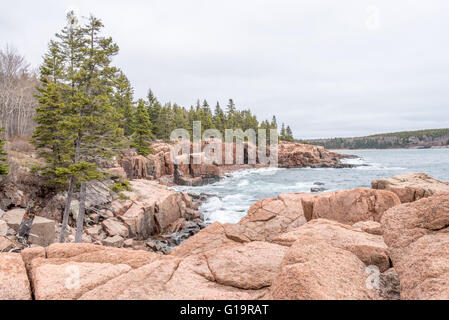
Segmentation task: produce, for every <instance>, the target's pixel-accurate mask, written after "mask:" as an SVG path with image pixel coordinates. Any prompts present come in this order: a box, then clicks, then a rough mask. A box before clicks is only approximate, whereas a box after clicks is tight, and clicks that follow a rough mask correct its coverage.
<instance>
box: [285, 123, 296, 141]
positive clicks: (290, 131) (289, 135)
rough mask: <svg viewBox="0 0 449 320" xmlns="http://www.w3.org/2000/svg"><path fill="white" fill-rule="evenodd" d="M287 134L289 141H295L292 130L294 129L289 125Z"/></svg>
mask: <svg viewBox="0 0 449 320" xmlns="http://www.w3.org/2000/svg"><path fill="white" fill-rule="evenodd" d="M286 135H287V140H288V141H294V140H295V139H294V138H293V132H292V129H291V128H290V126H287V129H286Z"/></svg>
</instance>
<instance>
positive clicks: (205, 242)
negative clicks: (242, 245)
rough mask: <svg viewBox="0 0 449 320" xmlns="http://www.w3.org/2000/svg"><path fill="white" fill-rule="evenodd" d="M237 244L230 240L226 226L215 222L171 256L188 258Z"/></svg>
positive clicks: (186, 241) (189, 239)
mask: <svg viewBox="0 0 449 320" xmlns="http://www.w3.org/2000/svg"><path fill="white" fill-rule="evenodd" d="M236 244H238V242H236V241H234V240H233V239H230V238H228V236H227V235H226V230H225V228H224V226H223V225H222V224H221V223H219V222H215V223H214V224H212V225H210V226H208V227H206V228H204V229H203V230H201V231H200V232H198V233H197V234H195V235H194V236H193V237H190V238H188V239H187V240H185V241H184V242H183V243H182V244H181V245H179V246H177V247H176V248H174V249H173V250H172V251H171V252H170V255H173V256H177V257H187V256H189V255H197V254H201V253H205V252H207V251H210V250H214V249H217V248H221V247H224V246H229V245H236Z"/></svg>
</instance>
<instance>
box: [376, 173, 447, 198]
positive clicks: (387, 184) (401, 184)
mask: <svg viewBox="0 0 449 320" xmlns="http://www.w3.org/2000/svg"><path fill="white" fill-rule="evenodd" d="M371 185H372V187H373V189H379V190H389V191H392V192H394V193H395V194H397V195H398V197H399V199H401V202H402V203H408V202H413V201H416V200H419V199H422V198H426V197H429V196H432V195H434V194H438V193H449V183H447V182H442V181H439V180H436V179H434V178H432V177H431V176H429V175H427V174H425V173H408V174H403V175H398V176H395V177H393V178H389V179H377V180H374V181H373V182H371Z"/></svg>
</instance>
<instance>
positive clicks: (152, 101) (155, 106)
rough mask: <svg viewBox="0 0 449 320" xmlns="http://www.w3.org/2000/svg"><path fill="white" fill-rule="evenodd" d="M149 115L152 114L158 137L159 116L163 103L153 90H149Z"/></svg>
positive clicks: (151, 119) (154, 129)
mask: <svg viewBox="0 0 449 320" xmlns="http://www.w3.org/2000/svg"><path fill="white" fill-rule="evenodd" d="M147 98H148V115H149V116H150V121H151V123H152V124H153V134H154V135H155V136H156V137H158V136H159V135H160V134H159V133H158V129H159V128H160V124H159V117H160V115H161V110H162V107H161V104H160V103H159V101H158V100H157V98H156V97H155V96H154V94H153V91H151V89H150V90H148V95H147Z"/></svg>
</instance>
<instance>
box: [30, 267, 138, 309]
mask: <svg viewBox="0 0 449 320" xmlns="http://www.w3.org/2000/svg"><path fill="white" fill-rule="evenodd" d="M31 270H32V271H31V272H32V279H33V288H34V296H35V299H36V300H73V299H77V298H79V297H80V296H81V295H83V294H84V293H85V292H88V291H90V290H91V289H93V288H95V287H97V286H99V285H101V284H103V283H104V282H106V281H108V280H110V279H113V278H115V277H118V276H119V275H121V274H123V273H126V272H128V271H129V270H131V267H130V266H128V265H125V264H117V265H113V264H108V263H86V262H84V263H78V262H66V263H60V262H58V261H55V262H54V263H52V261H51V259H50V261H45V263H43V261H41V260H40V259H35V260H34V261H33V262H32V264H31Z"/></svg>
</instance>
